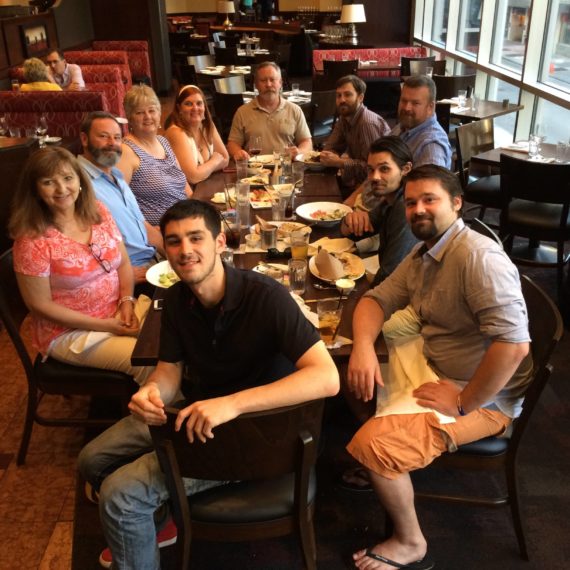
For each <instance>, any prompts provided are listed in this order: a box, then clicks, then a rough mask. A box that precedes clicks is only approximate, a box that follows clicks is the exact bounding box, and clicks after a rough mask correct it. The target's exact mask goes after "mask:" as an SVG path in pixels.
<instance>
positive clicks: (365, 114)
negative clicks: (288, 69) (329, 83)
mask: <svg viewBox="0 0 570 570" xmlns="http://www.w3.org/2000/svg"><path fill="white" fill-rule="evenodd" d="M365 93H366V83H364V81H362V79H360V78H359V77H357V76H356V75H346V76H344V77H341V78H340V79H339V80H338V81H337V83H336V110H337V112H338V120H337V122H336V124H335V126H334V129H333V131H332V133H331V134H330V136H329V138H328V139H327V140H326V142H325V145H324V150H323V151H322V152H321V157H320V161H321V163H322V164H324V165H325V166H333V167H335V168H338V169H340V172H341V180H342V185H343V186H344V188H345V191H346V192H347V194H348V193H351V192H352V191H353V190H354V189H355V188H357V187H358V186H359V185H360V184H362V182H364V181H365V180H366V176H367V172H366V168H367V166H366V160H367V158H368V149H369V148H370V145H371V144H372V142H374V141H375V140H376V139H378V138H380V137H382V136H384V135H387V134H388V133H389V132H390V127H389V126H388V123H387V122H386V121H385V120H384V119H383V118H382V117H381V116H380V115H377V114H376V113H374V112H372V111H370V110H369V109H367V108H366V106H365V105H364V103H363V101H364V94H365Z"/></svg>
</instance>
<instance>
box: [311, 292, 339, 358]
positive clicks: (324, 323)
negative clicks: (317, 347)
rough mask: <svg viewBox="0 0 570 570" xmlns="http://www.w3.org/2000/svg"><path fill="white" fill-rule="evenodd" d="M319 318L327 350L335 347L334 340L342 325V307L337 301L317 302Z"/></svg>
mask: <svg viewBox="0 0 570 570" xmlns="http://www.w3.org/2000/svg"><path fill="white" fill-rule="evenodd" d="M317 315H318V316H319V333H320V335H321V340H322V341H323V342H324V343H325V346H326V347H327V348H333V347H334V338H336V333H337V330H338V327H339V325H340V318H341V316H342V305H341V304H340V302H339V301H337V300H336V299H334V300H327V301H325V300H323V301H318V302H317Z"/></svg>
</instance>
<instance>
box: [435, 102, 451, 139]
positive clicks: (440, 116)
mask: <svg viewBox="0 0 570 570" xmlns="http://www.w3.org/2000/svg"><path fill="white" fill-rule="evenodd" d="M435 116H436V118H437V122H438V123H439V124H440V125H441V128H442V129H443V130H444V131H445V132H446V133H447V134H448V135H449V123H450V122H451V104H450V103H442V102H441V101H437V102H436V104H435Z"/></svg>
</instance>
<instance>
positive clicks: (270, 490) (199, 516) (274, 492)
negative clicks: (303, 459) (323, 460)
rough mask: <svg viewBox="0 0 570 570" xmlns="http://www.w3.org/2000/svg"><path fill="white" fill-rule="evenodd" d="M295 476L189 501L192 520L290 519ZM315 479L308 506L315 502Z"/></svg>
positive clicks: (217, 490) (233, 487)
mask: <svg viewBox="0 0 570 570" xmlns="http://www.w3.org/2000/svg"><path fill="white" fill-rule="evenodd" d="M294 486H295V475H294V474H290V475H285V476H284V477H279V478H277V479H272V480H270V481H244V482H243V483H230V484H229V485H224V486H223V487H216V488H214V489H210V490H208V491H204V492H203V493H198V494H197V495H193V496H192V497H189V499H188V500H189V502H190V511H191V518H192V520H195V521H197V522H204V523H205V522H212V523H248V522H250V523H254V522H262V521H267V520H271V519H278V518H281V517H285V516H290V515H291V513H292V512H293V503H294V497H293V491H294ZM316 488H317V486H316V477H315V472H314V469H313V470H312V471H311V478H310V483H309V503H312V502H313V501H314V499H315V492H316Z"/></svg>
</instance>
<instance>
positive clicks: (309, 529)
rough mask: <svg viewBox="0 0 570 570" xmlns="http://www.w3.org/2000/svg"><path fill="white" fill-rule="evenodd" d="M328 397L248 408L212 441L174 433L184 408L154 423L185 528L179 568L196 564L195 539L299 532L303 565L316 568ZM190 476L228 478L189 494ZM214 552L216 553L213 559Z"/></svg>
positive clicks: (174, 513) (180, 530)
mask: <svg viewBox="0 0 570 570" xmlns="http://www.w3.org/2000/svg"><path fill="white" fill-rule="evenodd" d="M323 407H324V401H323V400H316V401H313V402H308V403H304V404H299V405H296V406H290V407H287V408H280V409H277V410H270V411H266V412H258V413H251V414H244V415H242V416H239V417H237V418H236V419H234V420H232V421H230V422H228V423H225V424H221V425H219V426H217V427H216V428H215V429H214V433H215V437H214V438H213V439H209V440H208V441H207V442H206V443H205V444H204V443H201V442H200V441H195V442H194V443H189V442H188V439H187V436H186V432H185V429H184V427H183V428H182V429H181V430H180V431H175V429H174V422H175V420H176V415H177V410H176V409H171V408H167V410H166V412H167V422H166V424H164V425H162V426H150V431H151V435H152V438H153V442H154V446H155V449H156V453H157V455H158V459H159V462H160V466H161V468H162V470H163V472H164V474H165V478H166V486H167V488H168V492H169V495H170V500H171V505H172V516H173V519H174V522H175V524H176V527H177V528H178V541H177V543H176V558H177V563H176V568H179V569H187V568H189V566H190V552H191V541H192V539H194V538H195V539H198V540H200V539H202V540H212V541H223V542H227V541H242V540H257V539H262V538H271V537H277V536H284V535H287V534H292V533H294V534H297V536H298V538H299V539H300V543H301V550H302V554H303V561H304V566H305V568H307V569H308V570H315V569H316V558H317V555H316V545H315V532H314V527H313V515H314V508H315V495H316V477H315V470H314V467H315V462H316V458H317V446H318V442H319V437H320V432H321V424H322V414H323ZM183 477H192V478H195V479H209V480H214V481H229V482H230V483H229V484H227V485H222V486H220V487H217V488H214V489H211V490H209V491H205V492H203V493H198V494H196V495H193V496H191V497H187V496H186V494H185V490H184V485H183V482H182V478H183ZM214 556H215V553H212V557H214Z"/></svg>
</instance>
